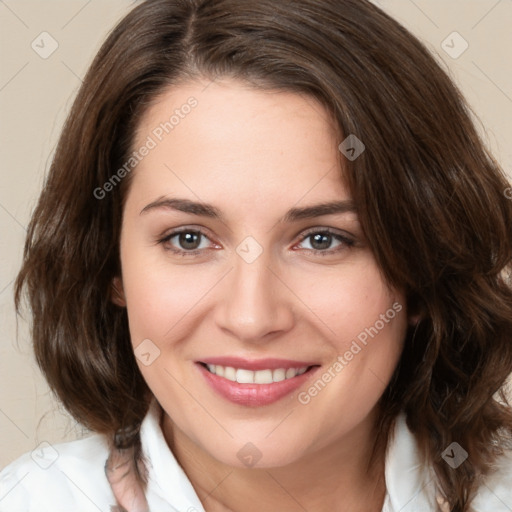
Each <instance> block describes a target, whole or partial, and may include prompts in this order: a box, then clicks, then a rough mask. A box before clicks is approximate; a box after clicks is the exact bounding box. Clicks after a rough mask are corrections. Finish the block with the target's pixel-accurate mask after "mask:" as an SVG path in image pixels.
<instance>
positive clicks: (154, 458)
mask: <svg viewBox="0 0 512 512" xmlns="http://www.w3.org/2000/svg"><path fill="white" fill-rule="evenodd" d="M161 414H162V409H161V408H160V406H159V405H158V404H157V403H156V402H155V401H153V403H152V405H151V407H150V410H149V412H148V414H147V416H146V418H145V419H144V421H143V423H142V427H141V441H142V449H143V452H144V454H145V456H146V458H147V464H148V470H149V482H148V493H147V495H148V501H149V507H150V510H162V511H163V510H165V505H167V508H169V505H170V506H172V507H173V509H175V510H178V511H180V512H181V511H188V512H204V508H203V506H202V504H201V502H200V500H199V498H198V496H197V493H196V491H195V490H194V488H193V486H192V484H191V483H190V480H189V479H188V477H187V475H186V474H185V472H184V471H183V469H182V468H181V466H180V465H179V463H178V461H177V460H176V458H175V456H174V454H173V453H172V451H171V450H170V449H169V448H168V446H167V443H166V441H165V438H164V436H163V433H162V430H161V426H160V419H161ZM385 478H386V487H387V492H388V496H387V497H386V506H385V507H384V510H385V511H386V512H431V511H432V510H435V508H436V507H435V501H433V500H434V497H435V485H434V481H435V480H434V475H433V472H432V471H430V470H428V469H427V468H425V466H424V465H423V464H422V463H421V461H420V459H419V453H418V449H417V443H416V440H415V438H414V435H413V434H412V433H411V432H410V430H409V428H408V427H407V424H406V421H405V415H404V414H401V415H399V416H398V417H397V419H396V422H395V427H394V432H393V435H392V436H391V438H390V442H389V445H388V450H387V454H386V464H385ZM170 510H172V509H170Z"/></svg>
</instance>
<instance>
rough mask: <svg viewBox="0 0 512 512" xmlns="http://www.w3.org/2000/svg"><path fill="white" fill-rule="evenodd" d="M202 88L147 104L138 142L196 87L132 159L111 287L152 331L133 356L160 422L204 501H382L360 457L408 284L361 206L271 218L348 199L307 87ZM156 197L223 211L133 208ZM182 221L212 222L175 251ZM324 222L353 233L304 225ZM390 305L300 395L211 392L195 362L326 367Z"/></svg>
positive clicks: (327, 127)
mask: <svg viewBox="0 0 512 512" xmlns="http://www.w3.org/2000/svg"><path fill="white" fill-rule="evenodd" d="M206 85H208V81H206V80H205V81H203V82H201V81H196V82H190V83H187V84H184V85H181V86H179V87H173V88H172V89H171V90H168V91H166V92H165V93H164V94H162V95H161V96H160V97H159V98H158V101H156V102H155V103H154V104H153V105H152V106H151V107H150V108H149V109H148V110H147V112H146V113H145V115H144V117H143V118H142V120H141V122H140V124H139V127H138V130H137V135H136V140H135V144H134V147H135V148H138V147H140V146H142V145H143V144H144V142H145V141H146V139H147V137H148V135H151V133H152V131H153V130H154V129H155V127H157V126H158V125H159V124H160V123H161V122H162V121H165V120H166V119H168V118H169V115H170V114H169V113H172V112H173V111H174V110H175V109H176V108H180V106H181V105H183V104H184V103H186V101H187V99H188V98H189V97H190V96H194V97H195V98H196V99H197V101H198V104H197V107H196V108H194V109H193V110H192V111H191V112H190V114H188V115H187V116H185V117H184V118H183V119H180V122H179V124H178V125H176V126H175V127H174V129H173V131H172V132H170V133H169V134H167V135H166V136H165V137H163V139H162V141H160V142H159V143H158V144H157V146H156V147H155V148H154V149H152V150H151V151H150V152H149V154H148V155H147V156H146V157H145V158H144V159H143V160H142V161H141V162H140V163H139V164H138V166H137V168H136V169H135V170H134V171H133V175H132V177H131V178H132V183H131V185H130V188H129V192H128V194H127V198H126V204H125V211H124V215H123V225H122V233H121V263H122V276H121V277H120V278H119V279H118V280H116V283H115V286H116V287H117V290H118V292H119V296H120V299H118V300H119V304H121V305H125V306H126V307H127V310H128V317H129V324H130V334H131V339H132V343H133V346H134V348H136V347H137V346H138V345H139V344H140V343H141V342H142V341H143V340H146V339H149V340H151V342H152V343H153V344H154V345H155V346H156V347H158V349H159V350H160V355H159V357H157V358H156V359H155V360H154V361H153V362H152V364H150V365H148V366H145V365H143V364H141V362H140V361H138V364H139V367H140V371H141V372H142V374H143V376H144V378H145V380H146V381H147V383H148V385H149V387H150V388H151V390H152V392H153V393H154V395H155V397H156V398H157V400H158V401H159V403H160V404H161V405H162V407H163V410H164V417H163V421H162V428H163V431H164V435H165V437H166V439H167V442H168V444H169V446H170V447H171V449H172V450H173V452H174V454H175V456H176V457H177V459H178V461H179V462H180V464H181V465H182V467H183V468H184V469H185V471H186V473H187V475H188V476H189V478H190V480H191V482H192V484H193V485H194V487H195V489H196V491H197V492H198V495H199V497H200V498H201V500H202V501H203V503H204V507H205V509H206V510H207V511H208V512H217V511H228V510H232V511H237V512H239V511H243V512H253V511H254V512H256V511H258V512H260V511H261V510H280V511H282V512H295V511H303V510H304V509H306V510H308V511H309V512H315V511H318V512H320V511H325V510H347V511H359V510H360V511H363V510H364V511H366V512H368V511H380V510H381V507H382V502H383V499H384V494H385V486H384V480H383V457H382V453H380V454H378V455H379V456H378V457H377V458H376V460H375V462H374V464H373V465H371V466H370V468H369V469H368V462H369V455H370V449H371V447H372V441H373V440H374V432H373V428H374V424H375V418H376V412H377V410H376V404H377V401H378V399H379V398H380V396H381V395H382V393H383V391H384V389H385V387H386V385H387V383H388V382H389V380H390V378H391V376H392V373H393V371H394V369H395V367H396V365H397V362H398V359H399V357H400V353H401V350H402V343H403V339H404V336H405V330H406V326H407V316H406V308H405V297H404V295H403V293H402V291H400V290H395V289H391V288H389V287H388V285H387V284H386V283H385V281H384V279H383V277H382V275H381V272H380V270H379V268H378V266H377V264H376V262H375V259H374V257H373V254H372V252H371V250H370V249H369V247H368V245H367V243H366V241H365V238H364V233H363V232H362V229H361V226H360V224H359V222H358V218H357V214H356V213H355V212H345V213H336V214H328V215H322V216H320V217H316V218H307V219H302V220H298V221H297V220H296V221H293V222H283V221H280V219H282V217H283V216H284V215H285V213H286V212H287V211H288V210H289V209H291V208H293V207H305V206H311V205H316V204H318V203H324V202H329V201H340V200H350V199H351V197H350V193H349V190H348V189H347V188H346V186H345V185H344V184H343V180H342V174H341V172H340V170H339V169H340V162H342V159H341V155H340V152H339V150H338V145H339V143H340V142H341V141H342V140H343V138H344V137H340V135H339V134H337V131H336V129H335V125H334V123H333V121H332V119H331V118H330V117H329V115H328V113H327V112H326V111H325V110H324V108H323V107H322V106H321V105H320V104H319V103H317V102H316V101H315V100H314V99H312V98H308V97H304V96H302V95H298V94H296V93H289V92H275V91H261V90H256V89H255V88H252V87H250V86H249V85H246V84H242V83H240V82H237V81H234V80H228V79H225V80H222V81H217V82H213V83H210V84H209V85H208V87H206V89H205V86H206ZM164 196H167V197H179V198H185V199H189V200H191V201H200V202H204V203H210V204H212V205H214V206H215V207H216V208H218V209H219V210H220V211H221V212H222V215H223V219H222V220H218V219H212V218H208V217H205V216H199V215H194V214H191V213H185V212H181V211H176V210H173V209H171V208H150V209H148V210H146V211H145V212H143V213H141V211H142V210H143V209H144V208H145V207H146V206H147V205H149V204H150V203H152V202H155V201H157V200H159V199H161V198H162V197H164ZM181 227H186V228H190V229H192V231H194V230H196V231H197V230H201V231H202V232H204V234H205V235H206V237H203V238H200V239H199V240H198V241H197V243H196V247H199V253H196V254H192V255H190V254H189V255H185V256H182V255H181V256H180V255H177V254H175V253H173V252H172V250H171V249H172V248H174V249H177V250H180V249H181V250H182V251H186V250H187V247H188V248H189V249H188V250H189V251H190V245H189V246H187V245H185V246H184V245H183V241H182V242H181V245H180V239H179V237H178V236H176V237H174V238H172V239H170V240H168V241H167V242H164V243H159V240H161V239H162V238H164V237H165V236H166V235H169V234H171V232H172V231H173V230H175V229H177V228H181ZM312 228H315V229H312ZM326 228H330V229H331V230H333V231H335V233H336V234H341V235H343V236H345V237H348V238H349V239H350V240H351V241H352V245H351V244H349V243H345V242H340V241H339V240H338V239H337V238H336V237H332V238H330V239H329V238H327V243H326V245H327V247H325V246H320V247H319V245H318V243H317V244H315V241H314V240H313V239H312V237H311V236H310V237H309V238H307V237H306V238H305V234H310V235H311V234H312V233H311V231H312V232H313V234H314V233H319V232H320V233H322V232H323V231H325V229H326ZM322 230H323V231H322ZM248 236H251V237H253V238H254V239H255V240H256V241H257V242H258V244H259V245H260V246H261V248H262V249H263V252H262V253H261V255H259V257H257V258H256V259H255V260H254V261H253V262H251V263H248V262H246V261H245V260H244V259H243V258H242V257H240V256H239V254H238V253H237V252H236V249H237V247H238V246H239V244H240V243H241V242H242V241H243V240H244V239H245V238H246V237H248ZM303 238H304V239H303ZM329 250H330V251H331V252H330V253H328V254H325V252H326V251H329ZM394 303H398V304H400V305H401V306H402V309H401V311H400V312H399V313H397V314H396V316H395V317H394V319H393V320H391V321H389V322H388V323H386V324H385V326H384V328H382V329H381V330H380V331H379V332H378V335H376V336H375V337H374V338H373V339H370V340H369V342H368V344H367V346H365V347H364V348H363V349H362V350H361V351H360V352H359V353H358V354H357V355H355V356H354V358H353V359H352V360H351V361H350V362H349V363H348V364H347V365H346V366H345V367H344V368H343V370H342V371H341V372H339V373H338V374H337V375H336V377H335V378H333V379H332V380H331V382H329V383H328V385H326V386H325V388H324V389H322V391H321V392H320V393H318V395H317V396H315V397H313V398H312V399H311V401H310V402H309V403H308V404H307V405H302V404H301V403H299V401H298V393H299V392H301V391H304V390H306V391H307V389H308V388H309V387H310V386H311V384H312V383H313V382H310V381H308V383H306V384H305V385H304V386H302V387H301V388H300V389H299V390H298V391H297V392H294V393H292V394H291V395H289V396H286V397H285V398H283V399H281V400H279V401H278V402H276V403H274V404H270V405H265V406H261V407H246V406H241V405H237V404H233V403H231V402H229V401H227V400H226V399H224V398H222V397H220V396H219V395H218V394H217V393H216V392H215V391H213V390H212V389H211V388H210V387H209V386H208V385H207V383H206V382H205V380H204V379H203V378H202V375H201V374H200V373H199V371H198V369H197V366H196V361H198V360H201V359H204V358H206V357H209V356H210V357H211V356H226V355H231V356H241V357H245V358H248V359H261V358H265V357H275V358H285V359H298V360H300V361H315V362H317V363H318V364H319V365H321V368H320V369H319V371H318V372H317V373H316V374H315V375H316V376H319V375H321V374H322V373H324V372H325V371H327V370H328V368H329V367H331V366H332V364H333V363H334V362H335V361H336V358H337V357H338V356H340V355H343V354H344V353H345V352H346V351H347V350H349V348H350V346H351V343H352V341H353V340H354V339H356V337H357V335H358V334H360V333H361V332H362V331H364V329H365V328H368V327H370V326H374V325H375V322H376V321H377V320H378V319H379V318H380V315H382V314H384V313H385V312H386V311H387V310H388V309H390V308H392V305H393V304H394ZM315 380H316V378H315ZM248 442H251V443H252V444H254V445H255V446H256V447H257V449H258V450H259V452H261V459H260V460H259V462H258V463H257V464H256V466H254V467H253V468H248V467H246V466H244V464H243V463H242V462H241V461H240V460H239V458H238V457H237V452H238V451H239V450H240V449H241V448H242V447H243V446H244V445H245V444H246V443H248Z"/></svg>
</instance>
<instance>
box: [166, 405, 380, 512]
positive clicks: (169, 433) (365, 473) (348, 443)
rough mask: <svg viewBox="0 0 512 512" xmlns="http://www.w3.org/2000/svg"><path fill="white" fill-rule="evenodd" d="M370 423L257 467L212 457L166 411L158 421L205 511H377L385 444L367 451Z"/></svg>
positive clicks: (371, 439) (371, 437) (371, 431)
mask: <svg viewBox="0 0 512 512" xmlns="http://www.w3.org/2000/svg"><path fill="white" fill-rule="evenodd" d="M372 419H373V418H372ZM374 425H375V422H374V421H371V420H370V418H369V419H368V421H365V423H364V424H362V425H358V426H357V428H356V429H354V431H353V432H350V433H348V434H347V436H346V437H345V438H344V439H343V440H341V441H339V442H337V443H336V444H334V445H329V446H327V447H324V448H323V449H321V450H319V451H315V452H314V453H310V454H307V455H305V456H303V457H302V458H301V459H300V460H297V461H295V462H293V463H291V464H288V465H286V466H282V467H270V468H261V469H260V468H251V469H248V468H238V467H232V466H228V465H226V464H224V463H222V462H219V461H218V460H216V459H214V458H212V457H211V456H210V455H209V454H208V453H206V452H205V451H204V450H203V449H202V448H200V447H199V446H197V445H196V444H195V443H194V442H193V441H192V440H191V439H190V438H188V437H187V436H186V435H185V434H184V433H183V432H182V431H181V430H180V429H178V428H177V427H176V425H174V424H173V423H172V421H171V420H170V418H169V417H168V416H167V415H164V418H163V425H162V426H163V431H164V435H165V437H166V439H167V442H168V444H169V446H170V448H171V449H172V451H173V453H174V455H175V457H176V458H177V460H178V462H179V463H180V465H181V466H182V468H183V469H184V471H185V473H186V474H187V476H188V478H189V479H190V481H191V482H192V485H193V486H194V488H195V490H196V492H197V494H198V496H199V498H200V499H201V502H202V503H203V506H204V508H205V510H206V512H234V511H236V512H260V511H261V510H279V511H280V512H299V511H300V512H303V511H304V510H307V511H308V512H324V511H325V510H337V511H342V512H363V511H364V512H380V511H381V510H382V506H383V502H384V498H385V493H386V486H385V480H384V459H385V446H380V447H377V449H376V453H375V454H373V457H372V448H373V443H374V439H375V430H374Z"/></svg>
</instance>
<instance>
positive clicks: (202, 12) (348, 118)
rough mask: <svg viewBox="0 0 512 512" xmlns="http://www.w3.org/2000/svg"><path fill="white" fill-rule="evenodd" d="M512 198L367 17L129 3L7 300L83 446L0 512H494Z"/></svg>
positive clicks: (67, 133)
mask: <svg viewBox="0 0 512 512" xmlns="http://www.w3.org/2000/svg"><path fill="white" fill-rule="evenodd" d="M447 134H449V137H448V136H447ZM508 187H509V184H508V183H507V181H506V179H505V177H504V175H503V173H502V171H501V170H500V169H499V167H498V165H497V164H496V162H495V161H494V160H493V159H492V157H491V156H490V155H489V154H488V153H487V152H486V150H485V148H484V147H483V144H482V143H481V141H480V140H479V138H478V136H477V134H476V131H475V129H474V127H473V125H472V124H471V120H470V117H469V115H468V110H467V107H466V104H465V103H464V100H463V99H462V98H461V96H460V94H459V93H458V91H457V90H456V88H455V86H454V85H453V84H452V83H451V82H450V80H449V79H448V77H447V76H446V75H445V73H444V72H443V71H442V70H441V69H440V67H439V66H438V65H437V64H436V62H435V61H434V59H433V58H432V57H431V56H430V55H429V53H428V52H427V51H426V49H425V48H424V47H423V46H422V45H421V44H420V43H419V42H418V41H417V40H416V39H415V38H414V37H413V36H412V35H410V34H409V33H408V32H407V31H406V30H405V29H404V28H403V27H401V26H400V25H399V24H398V23H397V22H395V21H393V20H392V19H391V18H389V17H388V16H387V15H386V14H384V13H383V12H382V11H380V10H379V9H378V8H377V7H375V6H374V5H372V4H370V3H369V2H366V1H363V0H343V1H339V0H322V1H318V0H315V1H313V0H305V1H301V2H293V3H291V2H288V1H285V0H279V1H275V0H272V1H270V0H262V1H260V2H256V3H253V2H249V1H246V0H236V2H234V1H232V0H216V1H213V0H181V1H179V0H152V1H146V2H144V3H142V4H141V5H139V6H138V7H136V8H135V9H134V10H133V11H132V12H131V13H130V14H129V15H128V16H127V17H126V18H125V19H124V20H123V21H121V23H120V24H119V25H118V26H117V27H116V29H115V30H114V31H113V32H112V34H111V35H110V36H109V38H108V39H107V41H106V42H105V44H104V45H103V47H102V48H101V50H100V51H99V53H98V55H97V57H96V59H95V61H94V63H93V64H92V66H91V68H90V70H89V72H88V74H87V76H86V78H85V80H84V84H83V86H82V88H81V90H80V92H79V94H78V97H77V99H76V101H75V104H74V106H73V109H72V111H71V113H70V115H69V118H68V120H67V123H66V124H65V127H64V129H63V133H62V137H61V140H60V143H59V146H58V148H57V151H56V154H55V157H54V160H53V163H52V167H51V170H50V174H49V176H48V179H47V182H46V184H45V187H44V190H43V192H42V195H41V198H40V201H39V204H38V206H37V208H36V210H35V212H34V215H33V218H32V222H31V225H30V229H29V234H28V239H27V244H26V250H25V257H24V262H23V267H22V269H21V271H20V274H19V276H18V280H17V283H16V303H17V306H18V307H20V301H21V297H22V293H23V292H24V291H25V292H26V293H27V296H28V300H29V304H30V307H31V310H32V314H33V341H34V347H35V352H36V356H37V360H38V362H39V365H40V366H41V368H42V370H43V372H44V373H45V375H46V378H47V379H48V382H49V383H50V385H51V386H52V388H53V390H54V391H55V392H56V394H57V396H58V397H59V398H60V400H61V401H62V403H63V404H64V406H65V407H66V408H67V409H68V410H69V411H70V413H71V414H72V415H73V416H74V417H75V418H76V419H77V420H78V421H79V422H81V423H82V424H83V425H85V426H87V427H88V428H90V429H92V430H94V431H95V432H97V434H96V435H95V436H92V437H90V438H88V439H86V440H82V441H75V442H72V443H68V444H66V445H60V446H56V447H48V448H47V450H46V451H45V450H41V452H40V453H39V454H32V457H30V456H28V455H27V456H25V457H22V458H21V459H20V460H18V461H17V462H15V463H14V464H12V465H11V466H9V467H8V468H6V469H5V470H4V472H3V473H2V484H1V485H2V494H1V496H4V498H3V499H2V500H1V501H0V510H2V511H7V510H9V511H11V510H31V511H32V510H33V511H36V510H37V511H39V510H52V511H55V510H71V509H73V510H102V511H103V510H105V511H108V510H127V511H147V510H151V511H153V512H155V511H167V510H179V511H185V510H186V511H188V512H195V511H207V512H217V511H227V510H231V511H243V512H252V511H262V510H263V511H275V510H279V511H280V512H283V511H285V512H292V511H299V510H308V511H315V512H316V511H324V510H347V511H363V510H364V511H371V512H373V511H381V510H383V511H388V512H389V511H393V512H398V511H402V512H403V511H415V512H421V511H427V510H428V511H430V510H442V511H447V510H449V511H461V512H466V511H470V510H477V511H491V510H492V511H497V510H511V509H512V492H511V490H510V488H509V487H510V486H509V483H510V481H512V456H511V452H510V448H511V435H512V413H511V410H510V407H509V405H508V403H507V402H506V397H505V395H504V392H503V389H504V384H505V382H506V379H507V377H508V375H509V374H510V373H511V371H512V343H510V341H511V340H510V332H511V329H512V293H511V289H510V281H509V278H508V269H509V266H510V261H511V256H512V246H511V233H512V203H511V202H510V201H509V200H508V199H507V197H506V190H508ZM111 507H112V508H111Z"/></svg>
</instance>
